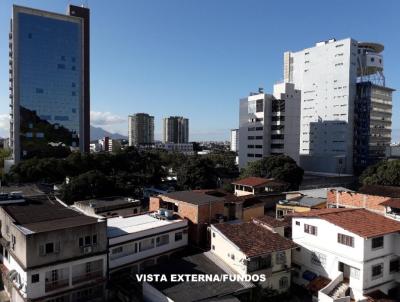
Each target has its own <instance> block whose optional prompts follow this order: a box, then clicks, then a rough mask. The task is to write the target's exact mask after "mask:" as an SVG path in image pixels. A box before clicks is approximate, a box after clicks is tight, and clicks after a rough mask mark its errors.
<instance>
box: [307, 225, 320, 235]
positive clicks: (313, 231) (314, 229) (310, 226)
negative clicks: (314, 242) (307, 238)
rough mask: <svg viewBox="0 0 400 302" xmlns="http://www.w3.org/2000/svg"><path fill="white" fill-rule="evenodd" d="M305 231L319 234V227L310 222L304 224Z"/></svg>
mask: <svg viewBox="0 0 400 302" xmlns="http://www.w3.org/2000/svg"><path fill="white" fill-rule="evenodd" d="M304 233H308V234H311V235H315V236H317V227H316V226H313V225H310V224H304Z"/></svg>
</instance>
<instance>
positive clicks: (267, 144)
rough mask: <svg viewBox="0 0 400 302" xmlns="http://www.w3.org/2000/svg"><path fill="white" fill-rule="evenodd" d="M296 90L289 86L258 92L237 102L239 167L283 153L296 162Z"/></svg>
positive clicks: (275, 86) (298, 93)
mask: <svg viewBox="0 0 400 302" xmlns="http://www.w3.org/2000/svg"><path fill="white" fill-rule="evenodd" d="M300 98H301V95H300V91H299V90H297V89H295V88H294V84H291V83H279V84H276V85H274V93H273V95H270V94H265V93H264V92H263V91H262V90H261V89H260V90H259V92H258V93H251V94H250V96H249V97H247V98H243V99H241V100H240V109H239V144H240V147H239V168H244V167H246V166H247V163H248V162H251V161H255V160H259V159H261V158H262V157H264V156H269V155H279V154H285V155H288V156H290V157H291V158H293V159H294V160H295V161H296V162H298V161H299V131H300V130H299V126H300Z"/></svg>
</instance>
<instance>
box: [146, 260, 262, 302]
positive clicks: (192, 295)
mask: <svg viewBox="0 0 400 302" xmlns="http://www.w3.org/2000/svg"><path fill="white" fill-rule="evenodd" d="M215 260H218V259H216V258H215V256H214V255H212V254H211V253H210V252H205V253H200V254H194V255H189V256H185V257H182V258H180V259H179V258H175V259H171V261H169V262H168V263H165V264H162V265H159V266H157V267H151V268H148V269H146V270H145V273H146V274H161V275H164V276H166V277H167V281H161V282H157V281H156V280H153V281H147V282H143V300H144V301H147V302H159V301H169V302H183V301H185V302H194V301H209V302H211V301H214V302H217V301H220V302H224V301H225V302H239V301H244V302H247V301H248V302H250V301H252V294H253V289H254V288H255V286H254V284H253V283H251V282H246V281H241V282H238V281H230V280H226V281H224V282H222V281H218V280H215V281H214V280H212V281H201V280H177V281H175V282H174V281H171V278H172V277H171V276H172V275H175V276H176V275H180V276H183V277H185V276H194V277H198V276H201V275H203V276H211V277H214V276H217V277H218V276H222V275H227V274H233V272H232V271H231V270H230V269H229V267H227V265H223V264H222V263H221V261H215Z"/></svg>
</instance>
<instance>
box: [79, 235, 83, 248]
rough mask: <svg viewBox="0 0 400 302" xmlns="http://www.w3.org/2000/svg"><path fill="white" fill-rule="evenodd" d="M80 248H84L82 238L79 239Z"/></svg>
mask: <svg viewBox="0 0 400 302" xmlns="http://www.w3.org/2000/svg"><path fill="white" fill-rule="evenodd" d="M79 247H83V238H82V237H80V238H79Z"/></svg>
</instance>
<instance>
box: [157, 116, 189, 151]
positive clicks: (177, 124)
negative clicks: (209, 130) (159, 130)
mask: <svg viewBox="0 0 400 302" xmlns="http://www.w3.org/2000/svg"><path fill="white" fill-rule="evenodd" d="M163 127H164V128H163V143H175V144H187V143H188V142H189V119H187V118H184V117H182V116H170V117H166V118H164V120H163Z"/></svg>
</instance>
